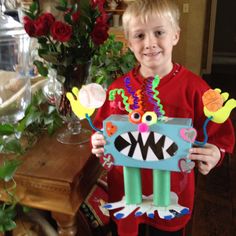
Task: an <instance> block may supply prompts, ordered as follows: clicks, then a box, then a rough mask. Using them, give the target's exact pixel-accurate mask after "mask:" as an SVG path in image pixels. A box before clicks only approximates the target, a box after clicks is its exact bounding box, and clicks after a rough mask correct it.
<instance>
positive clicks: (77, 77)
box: [55, 62, 91, 144]
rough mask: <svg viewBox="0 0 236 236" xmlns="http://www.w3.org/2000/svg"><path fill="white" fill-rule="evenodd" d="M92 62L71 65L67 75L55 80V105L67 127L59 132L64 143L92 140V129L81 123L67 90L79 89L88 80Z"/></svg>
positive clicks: (61, 141)
mask: <svg viewBox="0 0 236 236" xmlns="http://www.w3.org/2000/svg"><path fill="white" fill-rule="evenodd" d="M90 65H91V63H90V62H86V63H84V64H78V65H74V66H72V65H71V66H69V67H68V68H67V70H66V73H65V74H66V76H64V77H63V76H59V75H57V80H56V81H55V106H56V108H57V111H58V113H59V115H60V116H61V117H62V119H63V120H64V122H65V123H67V128H66V129H65V130H63V131H62V132H61V133H59V134H58V136H57V140H58V141H59V142H60V143H64V144H83V143H86V142H88V141H89V140H90V136H91V131H90V130H88V129H85V128H83V127H82V125H81V121H80V119H79V118H78V117H77V116H76V115H75V114H74V113H73V111H72V109H71V105H70V102H69V100H68V99H67V97H66V93H67V92H71V90H72V88H73V87H78V88H79V89H80V88H81V87H82V85H85V84H86V83H87V82H88V77H89V69H90Z"/></svg>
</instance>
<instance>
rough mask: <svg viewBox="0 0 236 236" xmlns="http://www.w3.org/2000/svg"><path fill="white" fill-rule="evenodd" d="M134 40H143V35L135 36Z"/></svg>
mask: <svg viewBox="0 0 236 236" xmlns="http://www.w3.org/2000/svg"><path fill="white" fill-rule="evenodd" d="M135 38H137V39H143V38H144V34H137V35H135Z"/></svg>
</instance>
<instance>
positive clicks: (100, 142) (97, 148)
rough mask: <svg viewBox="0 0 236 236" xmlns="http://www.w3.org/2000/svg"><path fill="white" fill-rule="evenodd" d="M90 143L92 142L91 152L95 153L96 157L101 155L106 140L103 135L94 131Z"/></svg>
mask: <svg viewBox="0 0 236 236" xmlns="http://www.w3.org/2000/svg"><path fill="white" fill-rule="evenodd" d="M91 143H92V146H93V148H92V153H93V154H95V155H96V156H97V157H101V156H103V154H104V145H105V144H106V141H105V139H104V136H103V135H102V134H101V133H98V132H97V133H95V134H93V135H92V137H91Z"/></svg>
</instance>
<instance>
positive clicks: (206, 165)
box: [189, 143, 221, 175]
mask: <svg viewBox="0 0 236 236" xmlns="http://www.w3.org/2000/svg"><path fill="white" fill-rule="evenodd" d="M189 152H190V156H189V158H190V160H192V161H196V163H197V167H198V170H199V172H200V173H202V174H203V175H207V174H208V173H209V172H210V170H211V169H212V168H214V167H215V166H216V165H217V163H218V162H219V160H220V156H221V154H220V150H219V149H218V147H216V146H215V145H213V144H210V143H207V144H206V145H205V146H204V147H193V148H191V149H190V150H189Z"/></svg>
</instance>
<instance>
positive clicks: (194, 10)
mask: <svg viewBox="0 0 236 236" xmlns="http://www.w3.org/2000/svg"><path fill="white" fill-rule="evenodd" d="M207 1H209V0H197V1H196V0H177V3H178V5H179V8H180V11H181V19H180V27H181V34H180V41H179V43H178V45H177V46H176V47H175V49H174V61H176V62H179V63H181V64H183V65H184V66H186V67H187V68H188V69H190V70H192V71H193V72H195V73H197V74H200V72H201V65H202V51H203V45H204V29H205V19H206V7H207Z"/></svg>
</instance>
